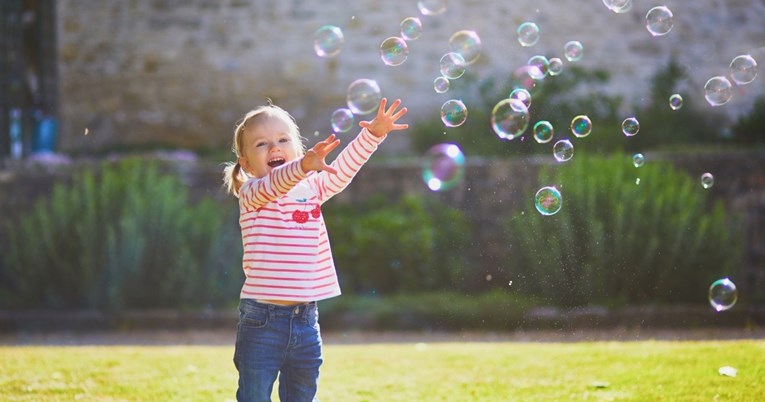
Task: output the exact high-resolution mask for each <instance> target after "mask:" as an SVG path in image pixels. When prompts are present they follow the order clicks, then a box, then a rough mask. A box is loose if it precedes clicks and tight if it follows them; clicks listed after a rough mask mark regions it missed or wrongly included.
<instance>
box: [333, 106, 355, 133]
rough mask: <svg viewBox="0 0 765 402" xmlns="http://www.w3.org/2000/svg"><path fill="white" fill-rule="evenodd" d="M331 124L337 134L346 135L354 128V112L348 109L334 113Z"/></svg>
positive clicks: (341, 109)
mask: <svg viewBox="0 0 765 402" xmlns="http://www.w3.org/2000/svg"><path fill="white" fill-rule="evenodd" d="M331 123H332V130H334V131H335V132H336V133H345V132H347V131H348V130H350V129H351V127H353V112H351V110H350V109H346V108H340V109H337V110H335V111H334V113H332V119H331Z"/></svg>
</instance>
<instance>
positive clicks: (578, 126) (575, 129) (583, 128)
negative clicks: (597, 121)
mask: <svg viewBox="0 0 765 402" xmlns="http://www.w3.org/2000/svg"><path fill="white" fill-rule="evenodd" d="M571 132H572V133H574V135H575V136H577V137H580V138H583V137H586V136H588V135H590V133H591V132H592V121H590V118H589V117H587V115H584V114H580V115H579V116H576V117H574V118H573V119H571Z"/></svg>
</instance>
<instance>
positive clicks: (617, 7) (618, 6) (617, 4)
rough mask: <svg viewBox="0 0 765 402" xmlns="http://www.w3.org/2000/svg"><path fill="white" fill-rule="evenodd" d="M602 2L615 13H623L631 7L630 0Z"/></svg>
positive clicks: (605, 0)
mask: <svg viewBox="0 0 765 402" xmlns="http://www.w3.org/2000/svg"><path fill="white" fill-rule="evenodd" d="M603 4H605V6H606V7H608V9H609V10H611V11H613V12H615V13H617V14H623V13H626V12H627V11H629V10H630V9H632V0H603Z"/></svg>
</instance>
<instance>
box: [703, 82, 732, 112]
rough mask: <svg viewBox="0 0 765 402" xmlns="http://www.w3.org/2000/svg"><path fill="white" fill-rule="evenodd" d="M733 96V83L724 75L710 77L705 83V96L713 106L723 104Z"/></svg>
mask: <svg viewBox="0 0 765 402" xmlns="http://www.w3.org/2000/svg"><path fill="white" fill-rule="evenodd" d="M732 97H733V85H732V84H731V83H730V81H728V79H727V78H725V77H724V76H722V75H718V76H716V77H712V78H710V79H709V80H708V81H707V83H706V84H704V98H705V99H706V100H707V102H708V103H709V104H710V105H712V106H722V105H724V104H726V103H728V102H729V101H730V100H731V98H732Z"/></svg>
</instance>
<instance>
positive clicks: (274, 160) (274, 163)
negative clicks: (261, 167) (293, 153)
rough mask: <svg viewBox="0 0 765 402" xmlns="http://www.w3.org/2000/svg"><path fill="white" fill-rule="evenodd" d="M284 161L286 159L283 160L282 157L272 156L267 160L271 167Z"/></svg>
mask: <svg viewBox="0 0 765 402" xmlns="http://www.w3.org/2000/svg"><path fill="white" fill-rule="evenodd" d="M284 162H286V160H284V158H274V159H271V160H269V161H268V166H271V167H272V168H273V167H277V166H281V165H283V164H284Z"/></svg>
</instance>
